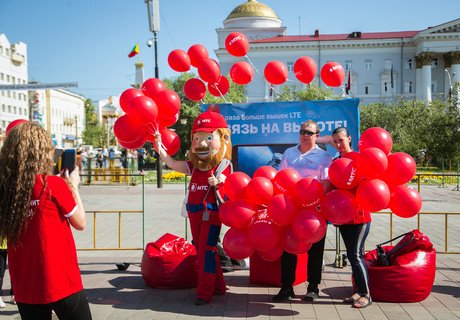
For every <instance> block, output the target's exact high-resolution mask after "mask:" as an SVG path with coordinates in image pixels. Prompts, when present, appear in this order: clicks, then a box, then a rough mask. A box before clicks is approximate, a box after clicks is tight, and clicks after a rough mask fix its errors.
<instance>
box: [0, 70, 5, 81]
mask: <svg viewBox="0 0 460 320" xmlns="http://www.w3.org/2000/svg"><path fill="white" fill-rule="evenodd" d="M0 80H2V81H4V80H5V74H4V73H3V72H0Z"/></svg>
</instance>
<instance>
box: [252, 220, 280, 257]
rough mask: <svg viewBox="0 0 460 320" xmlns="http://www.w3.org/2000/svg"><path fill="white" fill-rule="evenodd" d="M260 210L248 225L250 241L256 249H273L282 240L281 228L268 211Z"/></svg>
mask: <svg viewBox="0 0 460 320" xmlns="http://www.w3.org/2000/svg"><path fill="white" fill-rule="evenodd" d="M260 212H261V213H259V212H258V213H257V214H256V216H254V218H253V220H252V221H251V224H250V225H249V227H248V236H249V241H250V242H251V243H252V246H253V247H254V249H256V250H259V251H268V250H272V249H273V248H274V247H275V246H276V245H277V243H278V242H279V240H280V233H281V230H280V229H279V227H278V226H277V225H276V224H275V223H274V222H273V221H272V220H271V219H270V218H269V217H268V215H267V213H266V212H264V211H260Z"/></svg>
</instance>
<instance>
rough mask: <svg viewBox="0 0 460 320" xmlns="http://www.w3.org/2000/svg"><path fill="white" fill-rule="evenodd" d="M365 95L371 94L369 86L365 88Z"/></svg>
mask: <svg viewBox="0 0 460 320" xmlns="http://www.w3.org/2000/svg"><path fill="white" fill-rule="evenodd" d="M364 94H369V86H364Z"/></svg>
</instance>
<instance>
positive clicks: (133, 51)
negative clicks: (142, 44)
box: [128, 43, 139, 58]
mask: <svg viewBox="0 0 460 320" xmlns="http://www.w3.org/2000/svg"><path fill="white" fill-rule="evenodd" d="M138 53H139V44H138V43H136V45H135V46H134V47H133V48H132V49H131V52H130V53H129V54H128V57H130V58H132V57H134V56H135V55H136V54H138Z"/></svg>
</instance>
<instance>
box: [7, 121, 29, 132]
mask: <svg viewBox="0 0 460 320" xmlns="http://www.w3.org/2000/svg"><path fill="white" fill-rule="evenodd" d="M24 122H29V120H26V119H16V120H13V121H11V122H10V124H9V125H8V126H7V127H6V129H5V136H7V135H8V133H9V132H10V131H11V130H12V129H13V128H14V127H16V126H17V125H18V124H21V123H24Z"/></svg>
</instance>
